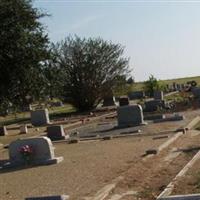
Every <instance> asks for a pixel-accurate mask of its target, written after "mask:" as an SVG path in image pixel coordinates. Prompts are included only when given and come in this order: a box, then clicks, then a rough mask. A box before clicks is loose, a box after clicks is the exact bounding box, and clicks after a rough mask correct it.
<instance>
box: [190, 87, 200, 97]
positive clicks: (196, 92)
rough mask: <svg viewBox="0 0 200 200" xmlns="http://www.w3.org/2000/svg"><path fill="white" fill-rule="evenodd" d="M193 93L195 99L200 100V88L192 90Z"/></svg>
mask: <svg viewBox="0 0 200 200" xmlns="http://www.w3.org/2000/svg"><path fill="white" fill-rule="evenodd" d="M191 91H192V94H193V95H194V97H195V98H200V88H199V87H195V88H192V90H191Z"/></svg>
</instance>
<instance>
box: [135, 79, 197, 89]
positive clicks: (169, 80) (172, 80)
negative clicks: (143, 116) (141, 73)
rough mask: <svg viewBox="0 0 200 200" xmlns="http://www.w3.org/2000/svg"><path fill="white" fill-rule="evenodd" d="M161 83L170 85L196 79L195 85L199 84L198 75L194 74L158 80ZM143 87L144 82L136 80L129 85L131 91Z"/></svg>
mask: <svg viewBox="0 0 200 200" xmlns="http://www.w3.org/2000/svg"><path fill="white" fill-rule="evenodd" d="M159 81H160V83H161V84H169V85H172V84H173V82H176V83H178V84H182V83H187V82H188V81H196V82H197V85H199V86H200V76H194V77H186V78H177V79H168V80H159ZM143 88H144V82H137V83H133V84H132V86H131V91H138V90H143Z"/></svg>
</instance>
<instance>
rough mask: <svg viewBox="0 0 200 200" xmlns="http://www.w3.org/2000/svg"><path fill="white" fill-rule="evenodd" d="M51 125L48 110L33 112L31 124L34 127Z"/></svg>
mask: <svg viewBox="0 0 200 200" xmlns="http://www.w3.org/2000/svg"><path fill="white" fill-rule="evenodd" d="M49 123H50V120H49V112H48V110H47V109H44V110H35V111H31V124H32V125H34V126H41V125H47V124H49Z"/></svg>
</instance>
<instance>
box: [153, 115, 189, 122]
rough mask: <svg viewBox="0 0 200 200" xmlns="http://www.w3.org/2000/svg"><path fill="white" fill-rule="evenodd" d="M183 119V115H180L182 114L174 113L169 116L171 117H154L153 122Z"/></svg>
mask: <svg viewBox="0 0 200 200" xmlns="http://www.w3.org/2000/svg"><path fill="white" fill-rule="evenodd" d="M184 119H185V117H184V116H182V115H174V116H171V117H166V118H164V119H156V120H154V121H153V122H154V123H160V122H168V121H181V120H184Z"/></svg>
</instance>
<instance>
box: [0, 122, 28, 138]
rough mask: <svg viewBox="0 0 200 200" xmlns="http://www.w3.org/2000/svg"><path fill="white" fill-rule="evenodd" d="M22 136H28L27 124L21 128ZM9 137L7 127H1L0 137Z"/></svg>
mask: <svg viewBox="0 0 200 200" xmlns="http://www.w3.org/2000/svg"><path fill="white" fill-rule="evenodd" d="M19 130H20V134H26V133H28V126H27V125H26V124H24V125H21V126H20V128H19ZM6 135H8V130H7V127H6V126H1V127H0V136H6Z"/></svg>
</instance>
